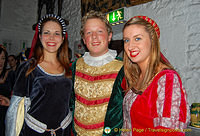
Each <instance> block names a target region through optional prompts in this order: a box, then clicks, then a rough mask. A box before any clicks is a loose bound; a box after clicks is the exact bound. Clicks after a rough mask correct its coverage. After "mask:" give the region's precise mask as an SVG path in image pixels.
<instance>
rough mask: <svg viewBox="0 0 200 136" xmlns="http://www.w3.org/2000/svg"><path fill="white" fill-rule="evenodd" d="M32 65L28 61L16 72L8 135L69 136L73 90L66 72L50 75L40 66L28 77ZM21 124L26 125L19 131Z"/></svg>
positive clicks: (8, 117)
mask: <svg viewBox="0 0 200 136" xmlns="http://www.w3.org/2000/svg"><path fill="white" fill-rule="evenodd" d="M29 65H30V62H29V61H26V62H24V63H23V64H22V65H21V66H20V67H19V69H18V71H17V75H18V76H17V77H16V83H15V86H14V92H13V96H12V99H11V105H10V107H9V110H8V113H7V124H6V125H7V127H6V128H7V129H9V130H7V131H6V132H7V134H6V135H12V136H14V135H18V134H19V135H20V136H44V135H50V134H52V135H54V134H56V135H57V136H67V135H69V133H70V125H69V124H70V122H71V117H72V116H71V112H70V111H69V103H68V102H69V99H70V94H71V89H72V83H71V80H70V79H68V78H66V77H65V76H64V72H63V73H61V74H49V73H47V72H45V71H44V69H42V67H40V65H39V64H38V65H37V67H36V68H35V69H34V70H33V72H32V73H31V74H29V75H28V77H26V76H25V74H26V71H27V69H28V68H29ZM24 106H25V107H24ZM23 107H24V108H23ZM18 123H19V124H18ZM20 124H21V125H23V126H22V128H19V126H20ZM8 133H9V134H8Z"/></svg>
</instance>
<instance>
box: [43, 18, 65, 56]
mask: <svg viewBox="0 0 200 136" xmlns="http://www.w3.org/2000/svg"><path fill="white" fill-rule="evenodd" d="M39 37H40V41H41V43H42V45H43V51H44V54H45V53H57V51H58V49H59V48H60V46H61V44H62V43H63V40H64V37H62V28H61V26H60V24H58V23H57V22H53V21H48V22H46V23H45V24H44V27H43V28H42V33H41V35H39Z"/></svg>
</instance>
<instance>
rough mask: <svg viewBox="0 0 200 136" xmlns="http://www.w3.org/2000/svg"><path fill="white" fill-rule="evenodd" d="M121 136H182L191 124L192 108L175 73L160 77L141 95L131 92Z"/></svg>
mask: <svg viewBox="0 0 200 136" xmlns="http://www.w3.org/2000/svg"><path fill="white" fill-rule="evenodd" d="M123 111H124V113H123V118H124V124H123V129H122V131H123V132H122V134H121V135H122V136H132V135H133V136H135V135H136V136H140V135H141V136H157V135H160V136H161V135H162V136H165V135H166V136H179V135H180V136H181V135H184V129H185V128H187V125H188V122H189V119H190V117H189V106H188V103H187V101H186V92H185V90H184V89H183V87H182V82H181V79H180V77H179V75H178V74H177V72H175V71H174V70H169V69H166V70H163V71H161V72H160V73H158V74H157V75H156V76H155V77H154V78H153V80H152V82H151V83H150V85H149V86H148V87H147V88H146V89H145V91H144V92H143V93H142V94H135V93H134V92H133V91H132V90H129V91H128V92H127V93H126V95H125V97H124V102H123Z"/></svg>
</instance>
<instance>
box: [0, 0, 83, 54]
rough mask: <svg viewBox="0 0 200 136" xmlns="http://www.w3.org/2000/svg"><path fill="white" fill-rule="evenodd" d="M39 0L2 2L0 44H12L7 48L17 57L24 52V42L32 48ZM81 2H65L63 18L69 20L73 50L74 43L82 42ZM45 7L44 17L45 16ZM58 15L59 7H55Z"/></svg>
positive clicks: (75, 0)
mask: <svg viewBox="0 0 200 136" xmlns="http://www.w3.org/2000/svg"><path fill="white" fill-rule="evenodd" d="M37 2H38V0H1V5H2V7H1V12H0V13H1V15H0V43H1V44H2V43H3V42H4V41H6V42H8V43H11V44H10V45H9V47H7V50H8V53H9V54H15V55H17V54H18V53H19V52H21V51H22V42H23V41H25V42H26V46H27V47H30V46H31V42H32V39H33V36H34V33H35V31H33V30H32V25H33V24H35V23H36V22H37ZM80 7H81V0H73V1H72V0H63V7H62V8H63V9H62V13H61V15H62V17H63V18H65V19H67V20H69V25H68V26H67V31H68V36H69V46H70V48H72V50H73V46H74V42H75V41H77V40H80V35H79V30H80V23H81V22H80V19H81V8H80ZM45 13H46V12H45V6H44V7H43V10H42V16H43V15H44V14H45ZM55 13H57V6H56V7H55Z"/></svg>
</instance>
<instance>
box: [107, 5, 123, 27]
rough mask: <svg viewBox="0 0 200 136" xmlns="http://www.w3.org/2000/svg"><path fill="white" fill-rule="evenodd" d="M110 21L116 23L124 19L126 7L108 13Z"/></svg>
mask: <svg viewBox="0 0 200 136" xmlns="http://www.w3.org/2000/svg"><path fill="white" fill-rule="evenodd" d="M106 16H107V20H108V21H109V23H111V24H112V23H116V22H119V21H122V20H124V8H122V9H118V10H115V11H112V12H109V13H108V14H107V15H106Z"/></svg>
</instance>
